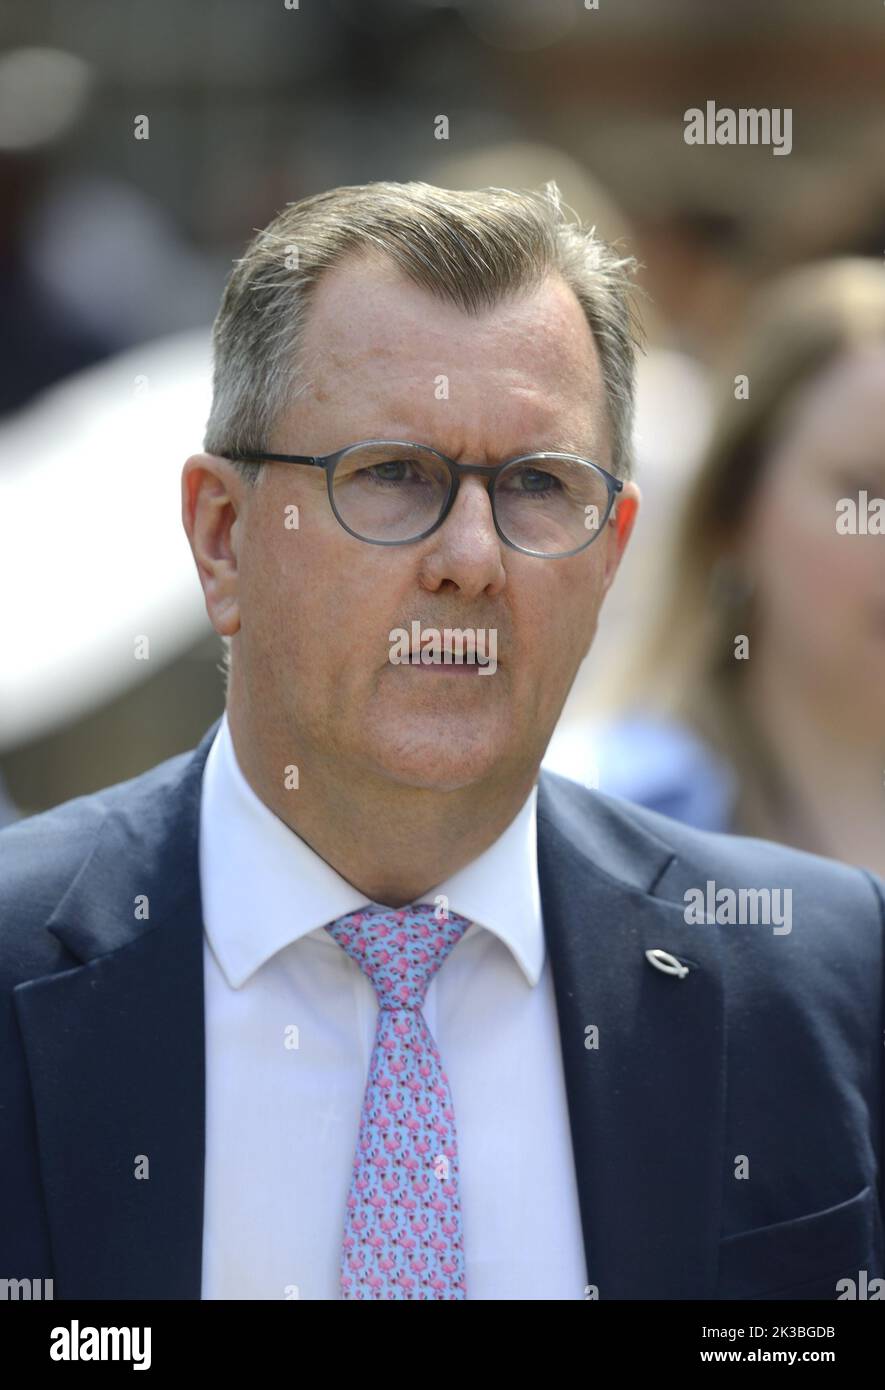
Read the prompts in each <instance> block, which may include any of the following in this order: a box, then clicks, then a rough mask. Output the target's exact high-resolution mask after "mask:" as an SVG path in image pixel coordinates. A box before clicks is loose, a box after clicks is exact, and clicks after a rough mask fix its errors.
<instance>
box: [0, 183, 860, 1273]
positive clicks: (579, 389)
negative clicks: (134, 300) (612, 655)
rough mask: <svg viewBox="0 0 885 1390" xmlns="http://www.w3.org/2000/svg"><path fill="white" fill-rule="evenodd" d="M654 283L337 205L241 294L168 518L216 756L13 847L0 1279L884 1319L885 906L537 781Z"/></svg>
mask: <svg viewBox="0 0 885 1390" xmlns="http://www.w3.org/2000/svg"><path fill="white" fill-rule="evenodd" d="M631 269H632V266H631V264H630V263H629V262H625V261H623V260H619V259H618V258H617V256H616V255H615V254H614V252H613V251H612V250H611V249H610V248H609V247H607V246H605V245H604V244H603V243H601V242H600V241H599V240H598V239H597V238H596V237H595V236H594V235H593V233H592V232H588V231H586V230H585V229H582V228H580V227H576V226H574V225H572V224H570V223H569V222H568V219H567V216H566V213H565V211H564V210H563V208H562V206H561V204H560V201H559V198H558V193H557V190H556V189H555V187H554V186H550V187H548V188H547V189H546V190H545V192H544V193H542V194H534V195H529V194H518V193H510V192H507V191H506V190H501V189H496V190H483V191H481V192H473V193H455V192H449V191H444V190H439V189H434V188H431V187H429V186H427V185H423V184H410V185H396V184H375V185H368V186H365V187H359V188H345V189H336V190H332V191H331V192H329V193H327V194H324V195H321V196H319V197H316V198H311V199H307V200H304V201H303V202H301V203H298V204H295V205H293V206H291V207H289V208H287V209H285V210H284V211H283V212H282V213H281V214H280V215H279V217H278V218H277V219H275V221H274V222H273V223H272V224H271V226H270V227H269V228H268V229H267V230H266V231H264V232H263V233H261V234H260V235H259V236H258V237H257V238H256V239H255V241H254V242H253V243H252V245H251V246H250V248H249V249H248V251H247V253H246V255H245V256H244V258H243V260H242V261H240V262H239V263H238V265H237V267H236V269H235V270H234V273H233V275H232V276H231V279H230V281H229V284H228V288H227V290H226V293H225V296H224V300H223V303H222V306H221V310H220V313H219V316H218V319H217V321H216V327H215V394H214V400H213V408H212V415H211V417H210V420H209V425H208V429H207V434H206V440H205V452H204V453H201V454H197V455H194V456H193V457H192V458H190V459H188V461H187V463H186V464H185V468H184V472H183V477H182V510H183V520H184V525H185V528H186V531H187V535H188V538H189V541H190V544H191V547H192V550H193V554H194V560H195V564H196V567H197V572H198V575H199V579H200V582H201V584H202V587H203V591H204V594H205V600H206V606H207V611H208V613H209V616H210V618H211V621H212V623H213V626H214V628H215V630H216V631H217V632H218V633H219V634H220V635H221V636H222V637H223V638H224V639H225V641H226V643H227V644H228V650H229V662H230V665H229V679H228V689H227V701H226V709H225V714H224V717H223V719H222V720H220V721H219V722H218V723H217V724H216V725H214V726H213V727H212V728H211V729H209V730H208V731H207V733H206V735H205V736H204V738H203V740H202V742H201V743H200V746H199V747H198V748H197V749H196V750H195V751H194V752H192V753H189V754H184V755H181V756H179V757H176V758H173V759H171V760H170V761H169V762H167V763H164V764H162V765H161V766H159V767H156V768H154V769H152V770H151V771H149V772H147V773H145V774H144V775H142V776H140V777H138V778H136V779H134V780H133V781H131V782H128V783H124V784H121V785H118V786H115V787H112V788H109V789H108V790H106V791H104V792H101V793H98V794H96V795H93V796H87V797H82V798H78V799H77V800H75V801H72V802H68V803H66V804H65V805H63V806H60V807H58V808H56V809H55V810H53V811H50V812H48V813H46V814H43V815H39V816H35V817H32V818H30V819H28V820H25V821H23V822H21V823H20V824H18V825H16V826H13V827H11V828H10V829H7V830H6V831H4V832H3V834H2V835H0V978H2V989H0V999H2V1008H3V1015H2V1029H3V1035H2V1036H3V1044H4V1045H3V1047H2V1050H0V1086H2V1090H0V1096H2V1106H3V1116H4V1124H3V1127H2V1137H0V1194H2V1195H0V1202H2V1220H0V1277H6V1278H31V1279H36V1278H53V1280H54V1290H55V1297H57V1298H81V1297H82V1298H109V1297H117V1298H131V1299H142V1298H156V1297H159V1298H175V1299H179V1298H180V1299H184V1298H191V1299H195V1298H206V1299H213V1298H260V1299H274V1298H307V1299H334V1298H338V1297H343V1298H347V1299H351V1298H378V1299H384V1298H402V1299H437V1298H454V1299H462V1298H470V1299H525V1300H533V1299H542V1298H543V1299H548V1298H550V1299H583V1298H585V1297H590V1298H595V1297H599V1298H601V1299H604V1300H609V1299H705V1298H720V1299H731V1298H739V1297H749V1298H794V1297H803V1298H820V1299H831V1298H835V1297H837V1281H839V1280H854V1287H856V1288H857V1287H860V1286H861V1285H862V1286H863V1288H864V1289H867V1288H868V1287H870V1281H873V1280H876V1279H878V1278H879V1277H880V1276H881V1275H882V1274H883V1241H882V1198H883V1178H882V1143H883V1136H882V1122H883V1103H882V1102H883V1063H882V1050H883V1049H882V966H883V940H882V938H883V914H885V895H883V892H885V886H883V884H882V883H881V882H880V881H879V880H877V879H876V878H875V877H874V876H872V875H870V874H868V873H864V872H861V871H859V870H854V869H850V868H846V867H843V866H841V865H837V864H834V863H830V862H828V861H825V860H822V859H819V858H815V857H813V856H809V855H804V854H800V853H798V852H795V851H792V850H788V849H784V848H781V847H778V846H775V845H772V844H767V843H763V842H757V841H749V840H741V839H737V838H731V837H726V836H720V835H712V834H703V833H699V832H697V831H693V830H691V829H688V828H686V827H684V826H681V825H678V824H677V823H675V822H673V821H670V820H669V819H667V818H664V817H662V816H659V815H655V814H653V813H650V812H647V811H643V810H640V809H638V808H636V807H634V806H631V805H630V804H628V803H626V802H621V801H618V800H616V799H613V798H609V797H605V796H602V795H600V794H597V793H593V792H590V791H588V790H586V789H584V788H582V787H580V786H578V785H577V784H576V783H571V782H569V781H567V780H565V779H563V778H560V777H556V776H553V775H550V774H547V773H544V774H541V775H540V776H539V766H540V763H541V759H542V757H543V754H544V750H545V748H546V746H547V743H548V740H549V738H550V736H551V733H552V730H553V728H554V725H555V724H556V721H557V719H558V716H559V714H560V711H561V709H562V706H563V704H564V702H565V699H566V696H567V694H568V691H569V689H570V687H571V685H572V682H573V680H574V678H575V675H576V673H577V670H578V667H579V666H580V663H581V661H582V660H583V658H584V656H585V655H586V653H587V650H588V649H589V646H590V643H591V641H592V638H593V633H594V630H595V626H596V621H597V616H598V612H599V608H600V605H601V603H602V600H603V598H604V596H605V593H606V591H607V589H608V588H609V586H610V584H611V582H612V579H613V577H614V574H615V571H616V568H617V564H618V561H619V558H620V556H621V554H622V552H623V549H624V546H625V544H626V542H627V539H628V537H629V534H630V529H631V525H632V521H633V517H634V515H635V511H636V506H637V503H638V490H637V488H636V486H635V484H634V483H633V482H632V481H631V479H630V476H629V475H630V430H631V412H632V399H633V346H634V340H633V336H632V331H631V315H630V301H629V293H630V284H629V279H630V272H631ZM711 893H712V897H711ZM699 896H700V898H702V900H703V902H704V903H705V904H710V903H712V905H713V906H712V910H710V911H705V912H703V913H700V914H699V913H698V911H697V900H698V898H699ZM863 1280H866V1283H863Z"/></svg>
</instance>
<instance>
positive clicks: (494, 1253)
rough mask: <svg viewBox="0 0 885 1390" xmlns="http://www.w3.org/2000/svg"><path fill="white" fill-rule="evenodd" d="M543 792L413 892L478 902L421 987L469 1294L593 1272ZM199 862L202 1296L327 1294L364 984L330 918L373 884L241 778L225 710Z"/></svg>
mask: <svg viewBox="0 0 885 1390" xmlns="http://www.w3.org/2000/svg"><path fill="white" fill-rule="evenodd" d="M292 794H293V795H295V796H297V795H299V793H298V792H293V793H292ZM536 799H537V787H533V788H532V792H531V794H530V796H529V797H528V799H527V801H526V802H525V804H524V806H523V807H522V809H521V810H520V812H519V813H518V815H517V816H516V817H515V819H514V820H513V821H512V822H511V824H510V825H509V826H508V827H507V829H506V830H505V831H504V833H503V835H501V836H500V837H499V839H498V840H496V841H495V843H494V844H493V845H491V846H490V847H489V848H488V849H487V850H485V852H484V853H483V854H481V855H479V857H478V858H476V859H474V861H473V862H472V863H471V864H468V865H467V867H466V868H463V869H461V870H459V872H458V873H456V874H453V875H452V877H451V878H449V879H447V880H446V881H445V882H444V883H441V884H440V885H439V887H437V888H434V889H431V890H429V891H428V892H427V893H422V894H421V896H420V898H419V899H418V900H417V901H420V902H433V901H434V900H435V898H436V896H437V894H445V896H446V897H447V899H448V906H449V908H450V910H451V911H452V912H457V913H460V914H461V915H462V916H464V917H466V918H468V920H469V921H470V922H471V926H470V927H469V928H468V929H467V931H466V932H465V933H464V936H463V937H462V938H461V940H460V941H459V942H458V943H457V945H456V946H455V947H454V949H453V950H452V952H451V954H450V955H449V956H448V957H447V959H446V960H445V961H444V963H443V965H442V966H441V968H440V970H439V972H438V973H437V974H436V975H435V976H434V978H433V980H432V981H431V983H430V986H429V989H428V991H427V997H426V1000H425V1004H424V1016H425V1018H426V1020H427V1025H428V1027H429V1029H430V1031H431V1033H432V1034H433V1036H434V1038H435V1039H436V1043H437V1047H438V1048H439V1051H440V1055H441V1057H442V1061H443V1066H444V1067H445V1069H446V1073H447V1075H448V1078H449V1083H450V1086H451V1092H452V1102H453V1106H454V1111H455V1124H456V1130H457V1142H458V1156H459V1163H460V1179H459V1192H460V1199H461V1213H462V1232H463V1237H464V1253H465V1271H466V1282H467V1297H468V1299H583V1296H584V1287H585V1285H586V1283H587V1272H586V1261H585V1255H584V1245H583V1240H582V1236H581V1221H580V1212H579V1206H578V1194H577V1186H576V1182H575V1167H574V1155H573V1150H572V1144H571V1132H570V1126H569V1115H568V1107H567V1103H566V1094H565V1083H564V1077H563V1069H562V1054H561V1049H560V1042H559V1027H558V1022H557V1014H556V1007H555V1003H554V995H553V981H552V977H551V972H550V964H549V960H548V959H547V957H546V952H545V948H544V931H543V924H542V920H541V902H540V892H539V888H538V875H537V824H536ZM200 882H201V889H202V898H203V920H204V924H205V944H204V978H205V1029H206V1034H205V1037H206V1164H205V1197H204V1225H203V1273H202V1297H203V1298H204V1299H225V1298H231V1299H286V1298H302V1299H338V1298H339V1296H340V1295H339V1284H338V1279H339V1272H340V1271H339V1265H340V1256H341V1242H342V1236H343V1228H344V1213H345V1203H346V1199H347V1193H348V1189H349V1185H350V1178H351V1171H352V1168H353V1160H354V1152H355V1148H356V1140H357V1133H358V1129H359V1122H360V1111H361V1106H362V1100H363V1093H364V1090H365V1085H366V1077H367V1074H368V1068H369V1058H370V1056H371V1053H372V1045H373V1042H374V1038H375V1024H376V1019H377V1014H378V1003H377V999H376V996H375V991H374V989H373V987H372V985H371V983H370V981H369V980H368V979H367V977H366V976H365V975H364V974H363V972H362V971H361V970H360V969H359V967H358V966H357V965H356V963H355V962H354V961H352V960H351V959H350V957H349V956H348V955H347V954H346V953H345V952H344V951H343V950H342V949H341V947H340V946H338V945H337V943H336V942H335V941H334V940H333V939H332V938H331V936H329V934H328V932H326V931H325V930H324V925H325V924H326V923H327V922H332V921H334V920H335V919H336V918H337V917H341V916H342V915H344V914H345V913H348V912H353V911H355V910H356V909H357V908H360V907H365V906H366V905H367V903H369V901H370V900H369V899H367V898H366V896H365V894H363V893H361V892H360V891H359V889H357V888H355V887H354V886H353V885H352V884H350V883H348V882H347V880H346V879H344V878H342V877H341V875H340V874H338V873H336V871H335V870H334V869H333V868H332V867H331V866H330V865H329V864H327V863H326V862H325V860H323V859H321V858H320V856H319V855H318V854H316V853H315V852H314V851H313V850H312V849H311V848H310V847H309V845H307V844H305V842H304V841H303V840H302V839H300V838H299V836H297V835H296V834H295V833H294V832H293V831H292V830H290V829H289V827H288V826H287V825H285V823H284V822H283V821H282V820H280V819H279V817H277V816H276V815H275V814H274V813H273V812H272V811H271V810H270V809H269V808H268V807H267V806H265V804H264V803H263V802H262V801H261V800H260V798H259V797H257V796H256V795H255V793H254V792H253V791H252V789H251V787H250V786H249V784H248V783H247V781H246V779H245V778H244V776H243V774H242V772H241V770H240V768H239V765H238V763H237V759H236V754H235V752H234V747H233V741H232V738H231V733H230V729H229V726H228V723H227V718H226V716H225V717H224V718H223V719H222V722H221V725H220V727H219V730H218V734H217V736H216V738H215V740H214V741H213V744H212V747H211V749H210V752H209V756H208V759H207V762H206V768H205V772H204V776H203V785H202V799H201V815H200ZM295 1030H297V1032H296V1031H295ZM296 1042H297V1046H294V1045H293V1044H294V1043H296ZM287 1043H288V1045H287Z"/></svg>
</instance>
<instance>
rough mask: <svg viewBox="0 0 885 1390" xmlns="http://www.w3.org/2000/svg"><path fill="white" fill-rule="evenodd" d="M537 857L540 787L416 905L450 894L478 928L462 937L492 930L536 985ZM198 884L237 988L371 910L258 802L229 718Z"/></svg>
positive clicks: (210, 930) (214, 941) (213, 938)
mask: <svg viewBox="0 0 885 1390" xmlns="http://www.w3.org/2000/svg"><path fill="white" fill-rule="evenodd" d="M537 858H538V843H537V784H535V785H534V786H533V787H532V790H531V792H530V794H529V796H528V797H527V799H526V801H525V802H524V803H523V805H522V807H521V809H520V810H519V812H518V813H517V815H516V816H515V817H514V819H513V820H512V821H511V823H510V825H508V827H507V828H506V830H505V831H504V832H503V834H502V835H500V836H499V837H498V839H497V840H496V841H495V842H494V844H492V845H490V846H489V847H488V849H486V850H484V851H483V853H482V854H480V855H479V856H478V857H477V858H476V859H474V860H473V861H472V862H471V863H470V864H467V865H465V867H464V868H462V869H459V870H458V871H457V873H455V874H452V875H451V876H450V877H449V878H447V879H446V880H445V881H444V882H443V883H441V884H439V885H438V887H436V888H432V889H429V890H428V891H427V892H426V893H422V894H421V895H420V898H419V899H418V901H420V902H433V901H434V900H435V899H436V898H437V897H438V896H439V895H443V896H445V898H446V900H447V904H448V908H449V910H450V911H452V912H457V913H459V914H460V915H461V916H462V917H466V918H467V919H468V921H470V922H471V923H472V924H473V925H471V926H470V927H469V928H468V931H467V932H466V933H465V936H466V935H470V934H471V933H474V932H476V931H477V930H478V929H479V928H481V927H485V928H486V929H487V930H488V931H491V932H493V933H494V935H495V936H497V937H499V938H500V940H501V941H503V942H504V944H505V945H506V946H507V947H508V948H509V949H510V951H511V953H512V954H513V956H514V958H515V959H516V961H517V964H518V965H519V967H520V969H521V970H522V972H523V974H524V975H525V977H526V980H527V981H528V983H529V984H530V985H535V984H537V982H538V980H539V979H540V976H541V970H542V968H543V965H544V955H545V948H544V932H543V925H542V916H541V897H540V889H539V886H538V868H537ZM200 881H201V887H202V896H203V918H204V922H205V927H206V935H207V937H208V939H209V944H210V946H211V948H212V950H213V952H214V954H215V957H216V959H217V961H218V963H219V965H220V967H221V969H222V971H223V972H224V975H225V977H226V979H227V981H228V983H229V984H230V985H231V987H232V988H233V989H239V988H240V986H241V985H242V984H244V983H245V981H246V980H247V979H248V978H249V977H250V975H252V974H254V972H255V971H256V970H258V969H259V968H260V967H261V966H262V965H263V964H264V962H265V961H267V960H269V959H270V958H271V956H273V955H275V954H276V953H277V951H280V950H282V948H283V947H284V946H288V945H290V944H291V943H292V942H293V941H297V940H299V938H300V937H302V936H306V935H308V934H309V933H310V932H316V931H319V930H321V929H322V928H323V927H324V926H325V925H326V923H328V922H331V921H333V920H334V919H335V918H337V917H342V916H344V915H345V914H346V913H348V912H354V911H356V910H357V909H358V908H361V907H365V906H366V905H367V904H368V903H369V902H370V900H369V899H368V898H367V897H366V895H365V894H364V893H361V892H360V890H359V889H358V888H355V887H354V886H353V884H352V883H348V881H347V879H345V878H342V877H341V875H340V874H339V873H337V872H336V870H335V869H333V868H332V866H331V865H330V864H327V863H326V861H325V860H324V859H322V858H320V856H319V855H318V854H317V853H316V852H315V851H314V850H313V849H311V847H310V845H308V844H306V843H305V841H304V840H302V839H301V838H300V837H299V836H298V835H296V834H295V832H294V831H293V830H291V829H290V828H289V827H288V826H287V825H286V824H285V822H284V821H282V820H280V818H279V817H278V816H277V815H275V814H274V812H273V811H271V810H270V809H269V807H267V806H265V804H264V802H263V801H262V800H261V799H260V798H259V797H258V796H257V795H256V794H255V792H254V791H253V790H252V788H251V787H250V785H249V783H248V782H247V781H246V778H245V777H244V776H243V773H242V771H241V770H240V767H239V764H238V762H237V757H236V752H235V750H234V745H233V739H232V736H231V732H230V727H229V725H228V721H227V713H226V712H225V714H224V715H223V717H222V720H221V723H220V725H219V728H218V732H217V734H216V736H215V739H214V740H213V743H212V747H211V749H210V750H209V756H208V758H207V760H206V767H205V771H204V773H203V785H202V800H201V814H200ZM330 940H331V938H330Z"/></svg>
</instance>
